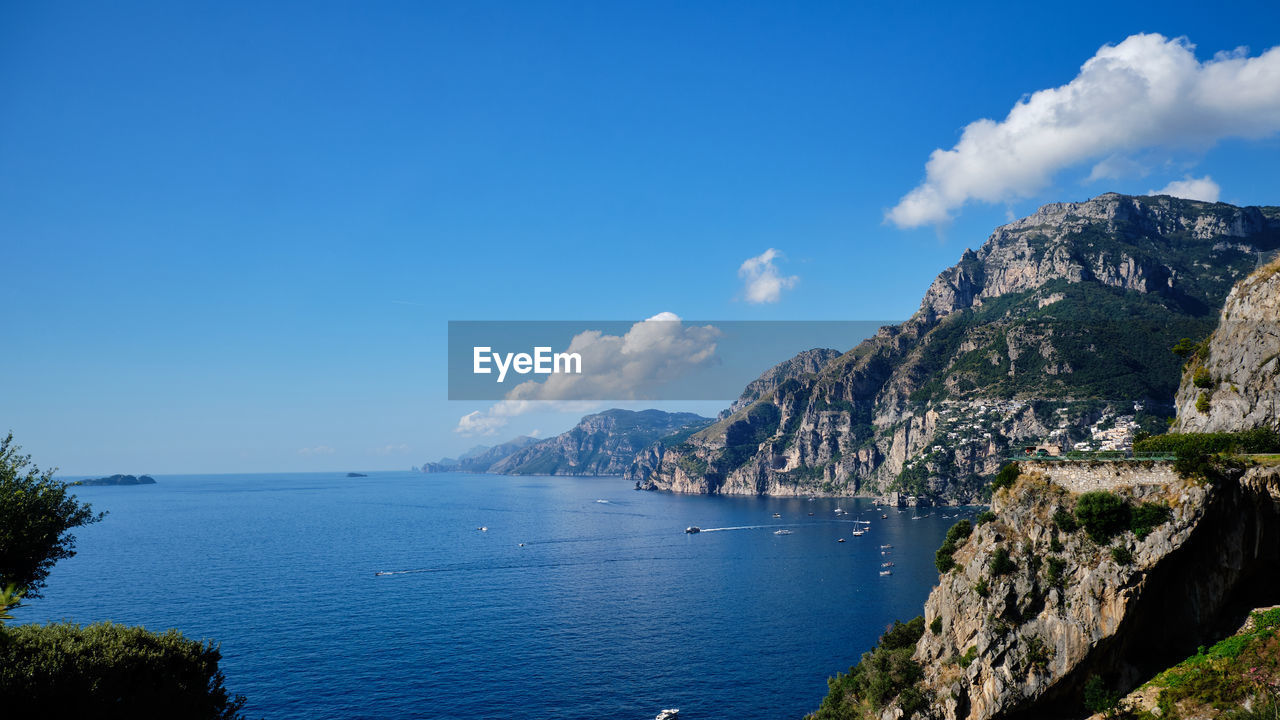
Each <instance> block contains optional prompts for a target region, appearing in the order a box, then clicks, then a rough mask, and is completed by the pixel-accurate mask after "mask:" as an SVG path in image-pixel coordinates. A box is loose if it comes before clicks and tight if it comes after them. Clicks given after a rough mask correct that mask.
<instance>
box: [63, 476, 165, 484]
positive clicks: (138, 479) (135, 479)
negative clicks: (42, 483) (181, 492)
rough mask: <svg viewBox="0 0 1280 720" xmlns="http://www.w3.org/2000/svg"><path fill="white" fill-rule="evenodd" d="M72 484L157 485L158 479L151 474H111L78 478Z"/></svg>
mask: <svg viewBox="0 0 1280 720" xmlns="http://www.w3.org/2000/svg"><path fill="white" fill-rule="evenodd" d="M71 484H72V485H155V484H156V479H155V478H153V477H151V476H150V475H111V476H109V477H103V478H95V479H92V480H77V481H75V482H73V483H71Z"/></svg>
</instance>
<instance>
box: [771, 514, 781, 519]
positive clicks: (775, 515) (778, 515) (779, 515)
mask: <svg viewBox="0 0 1280 720" xmlns="http://www.w3.org/2000/svg"><path fill="white" fill-rule="evenodd" d="M773 516H774V517H776V518H780V517H782V513H774V514H773Z"/></svg>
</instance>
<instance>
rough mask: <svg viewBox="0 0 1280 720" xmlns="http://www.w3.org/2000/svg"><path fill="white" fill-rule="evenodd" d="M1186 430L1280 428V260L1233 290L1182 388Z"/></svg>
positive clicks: (1180, 423) (1180, 422)
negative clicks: (1216, 325) (1214, 328)
mask: <svg viewBox="0 0 1280 720" xmlns="http://www.w3.org/2000/svg"><path fill="white" fill-rule="evenodd" d="M1177 405H1178V427H1179V429H1181V430H1182V431H1184V432H1217V431H1220V430H1228V429H1238V428H1253V427H1262V426H1267V427H1272V428H1276V427H1280V258H1278V259H1276V260H1273V261H1272V262H1270V263H1268V264H1266V265H1265V266H1263V267H1262V268H1259V269H1258V271H1257V272H1255V273H1253V274H1252V275H1250V276H1249V277H1247V278H1245V279H1244V280H1243V281H1242V282H1240V284H1238V285H1236V286H1235V288H1233V289H1232V290H1231V294H1230V295H1228V296H1227V300H1226V304H1225V305H1224V306H1223V308H1222V315H1221V317H1220V319H1219V320H1218V327H1217V329H1216V330H1214V331H1213V335H1212V336H1211V337H1210V338H1209V340H1208V341H1207V342H1206V343H1205V344H1204V345H1202V346H1201V347H1200V348H1197V349H1196V350H1195V352H1194V353H1193V354H1192V355H1191V358H1190V360H1189V361H1188V363H1187V369H1186V372H1185V373H1184V374H1183V379H1182V386H1181V387H1179V388H1178V396H1177Z"/></svg>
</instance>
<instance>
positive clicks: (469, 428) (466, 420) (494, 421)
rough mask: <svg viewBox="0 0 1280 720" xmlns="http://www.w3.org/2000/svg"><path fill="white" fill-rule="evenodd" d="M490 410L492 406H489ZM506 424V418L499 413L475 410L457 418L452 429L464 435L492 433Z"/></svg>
mask: <svg viewBox="0 0 1280 720" xmlns="http://www.w3.org/2000/svg"><path fill="white" fill-rule="evenodd" d="M490 410H492V408H490ZM506 424H507V419H506V418H505V417H502V416H500V415H490V414H489V413H488V411H480V410H475V411H473V412H469V413H467V414H466V415H463V416H462V417H461V418H459V419H458V427H456V428H454V429H453V431H454V432H456V433H458V434H460V435H465V436H468V437H470V436H472V435H493V434H495V433H497V432H498V429H499V428H501V427H502V426H503V425H506Z"/></svg>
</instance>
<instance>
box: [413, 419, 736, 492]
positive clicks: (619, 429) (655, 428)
mask: <svg viewBox="0 0 1280 720" xmlns="http://www.w3.org/2000/svg"><path fill="white" fill-rule="evenodd" d="M711 422H712V419H711V418H706V417H702V416H701V415H695V414H694V413H669V412H663V411H662V410H640V411H634V410H621V409H617V408H615V409H612V410H605V411H603V412H599V413H595V414H592V415H587V416H586V417H584V418H582V420H580V421H579V422H578V424H577V425H576V426H574V427H573V428H571V429H570V430H568V431H567V432H564V433H561V434H559V435H556V436H555V437H550V438H546V439H544V440H538V439H536V438H531V437H519V438H516V439H515V440H512V441H510V442H506V443H503V444H501V445H497V446H494V447H486V446H480V447H477V448H473V449H471V450H470V451H468V452H467V453H465V454H464V455H462V456H461V457H459V458H457V459H454V458H442V459H441V460H439V461H438V462H428V463H426V464H424V465H423V466H422V471H423V472H428V473H430V472H475V473H495V474H499V475H617V476H621V475H625V474H626V472H627V470H628V469H629V468H630V467H631V464H632V463H633V462H634V461H635V458H636V455H637V454H638V453H640V452H641V451H642V450H644V449H645V448H647V447H649V446H651V445H652V444H654V443H656V442H661V441H664V440H665V441H666V442H678V441H679V439H682V438H684V437H687V436H688V435H689V434H690V433H693V432H695V431H697V430H700V429H702V428H704V427H706V426H707V425H709V424H711Z"/></svg>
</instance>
